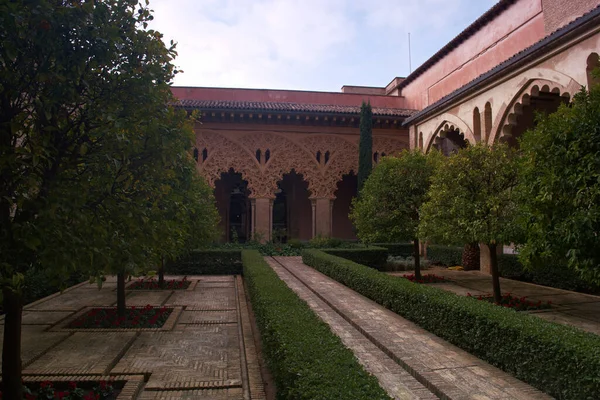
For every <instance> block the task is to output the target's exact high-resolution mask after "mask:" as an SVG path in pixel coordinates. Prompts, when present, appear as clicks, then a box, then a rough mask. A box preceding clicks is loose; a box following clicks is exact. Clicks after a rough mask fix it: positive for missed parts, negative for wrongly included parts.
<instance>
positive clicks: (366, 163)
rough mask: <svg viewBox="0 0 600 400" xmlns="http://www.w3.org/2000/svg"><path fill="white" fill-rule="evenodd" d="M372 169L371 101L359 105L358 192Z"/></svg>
mask: <svg viewBox="0 0 600 400" xmlns="http://www.w3.org/2000/svg"><path fill="white" fill-rule="evenodd" d="M372 169H373V110H372V109H371V103H370V102H369V103H365V102H364V101H363V102H362V105H361V107H360V142H359V144H358V191H359V193H360V191H361V189H362V187H363V186H364V184H365V182H366V180H367V178H368V177H369V175H370V174H371V170H372Z"/></svg>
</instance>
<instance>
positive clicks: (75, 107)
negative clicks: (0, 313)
mask: <svg viewBox="0 0 600 400" xmlns="http://www.w3.org/2000/svg"><path fill="white" fill-rule="evenodd" d="M151 19H152V16H151V15H150V11H149V10H148V8H147V7H145V6H143V5H138V4H137V0H136V1H134V0H108V1H102V2H98V1H72V2H63V1H60V0H33V1H24V0H15V1H5V0H4V1H2V0H0V43H1V45H0V65H1V66H2V67H1V68H0V285H1V286H2V295H3V305H4V311H5V315H6V316H5V324H4V345H3V354H2V377H3V386H4V393H3V394H4V396H5V397H6V398H11V399H21V398H23V392H22V387H21V358H20V354H21V311H22V289H23V287H24V285H27V282H26V281H25V280H24V276H25V273H26V272H27V271H28V270H30V269H31V268H33V267H35V268H45V269H47V270H48V272H49V273H51V274H55V275H57V276H65V275H67V274H69V273H71V272H73V271H76V270H78V269H81V268H84V269H86V271H88V272H90V273H98V272H99V271H104V270H108V271H111V270H112V268H115V265H121V266H124V267H123V268H127V271H129V270H132V269H136V268H141V267H142V266H145V265H148V264H150V263H151V262H155V261H156V259H157V257H156V254H157V252H158V251H160V252H161V254H169V253H170V252H173V253H176V252H178V251H180V249H181V247H180V246H179V245H177V246H176V245H174V244H173V243H172V242H171V241H172V240H177V241H180V242H182V241H183V239H184V238H187V239H189V236H190V235H191V233H192V231H191V228H190V227H189V226H187V225H186V228H184V229H183V228H182V229H175V227H173V226H172V224H169V223H164V221H161V217H165V215H167V214H165V212H166V211H167V210H173V209H175V208H176V206H175V205H174V202H175V201H176V200H177V199H179V198H178V197H177V196H174V193H175V192H176V193H179V195H178V196H181V193H183V191H184V190H185V182H186V181H185V180H180V179H181V178H175V176H178V174H179V173H180V172H181V169H190V168H192V170H193V166H191V164H190V163H189V162H188V161H185V157H187V158H188V159H189V158H190V157H189V154H187V153H186V152H185V151H184V152H183V153H182V150H185V149H189V146H190V129H189V126H186V119H187V118H186V116H185V113H176V112H174V111H173V110H172V109H170V108H169V107H168V104H169V103H170V102H171V101H172V100H173V99H172V95H171V91H170V87H169V86H168V82H169V81H170V80H171V79H172V77H173V75H174V73H175V72H176V71H175V70H174V68H173V65H172V64H171V60H172V58H173V57H174V56H175V51H174V46H171V47H169V48H166V47H165V45H164V44H163V43H162V40H161V35H160V34H159V33H157V32H155V31H152V30H146V27H147V23H148V21H149V20H151ZM173 157H174V158H175V160H173ZM170 174H172V176H171V175H170ZM188 175H189V174H188ZM169 179H171V180H173V179H175V180H177V182H176V183H172V182H170V181H169ZM188 179H191V178H189V177H188ZM178 182H179V183H180V184H181V189H177V190H175V189H173V188H177V187H178V186H177V185H178V184H179V183H178ZM194 185H199V184H198V183H194ZM205 194H206V188H199V189H197V190H196V191H195V192H194V194H193V195H189V196H187V197H185V198H181V201H182V204H185V205H186V206H187V207H183V209H182V212H181V215H180V216H177V217H176V218H181V219H180V220H181V221H187V220H189V221H191V217H190V216H186V215H184V214H185V213H186V212H189V213H190V214H193V212H192V211H193V210H195V211H198V209H197V208H196V207H197V206H196V205H195V204H191V202H193V201H196V200H197V199H198V198H199V197H202V198H203V199H204V195H205ZM188 201H189V203H188ZM210 201H211V200H210V198H209V199H208V200H205V201H203V202H201V204H203V205H207V203H210ZM211 213H212V211H211V212H209V213H208V214H211ZM198 215H203V214H198V213H196V219H197V220H198V219H199V220H201V218H198V217H197V216H198ZM210 220H211V219H210V217H209V218H207V221H210ZM177 232H179V233H177ZM174 233H176V235H175V236H176V238H175V239H171V236H170V235H172V234H174ZM194 234H195V232H194ZM163 235H164V236H165V237H167V238H165V237H161V236H163ZM178 236H180V237H181V238H179V237H178ZM163 241H164V242H163ZM161 243H163V244H162V245H161Z"/></svg>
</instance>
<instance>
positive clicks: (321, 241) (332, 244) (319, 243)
mask: <svg viewBox="0 0 600 400" xmlns="http://www.w3.org/2000/svg"><path fill="white" fill-rule="evenodd" d="M355 246H356V244H355V243H351V242H348V241H345V240H343V239H339V238H332V237H328V236H321V235H317V236H315V237H314V238H312V239H310V241H309V242H308V247H310V248H312V249H337V248H346V249H347V248H352V247H355Z"/></svg>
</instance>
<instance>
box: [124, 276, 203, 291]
mask: <svg viewBox="0 0 600 400" xmlns="http://www.w3.org/2000/svg"><path fill="white" fill-rule="evenodd" d="M191 283H192V282H190V281H188V280H187V279H186V278H183V279H171V280H165V284H164V286H163V287H160V286H159V285H158V281H157V280H156V279H154V278H151V279H138V280H137V281H135V282H133V283H132V284H131V285H129V286H128V287H127V289H131V290H153V289H159V290H160V289H164V290H184V289H187V288H189V287H190V284H191Z"/></svg>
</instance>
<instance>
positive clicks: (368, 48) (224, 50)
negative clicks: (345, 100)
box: [150, 0, 496, 91]
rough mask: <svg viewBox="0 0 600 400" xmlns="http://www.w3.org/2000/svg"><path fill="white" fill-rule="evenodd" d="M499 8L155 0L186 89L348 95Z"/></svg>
mask: <svg viewBox="0 0 600 400" xmlns="http://www.w3.org/2000/svg"><path fill="white" fill-rule="evenodd" d="M494 3H496V0H150V8H151V9H153V10H154V18H155V20H154V23H153V25H152V28H154V29H156V30H158V31H160V32H162V33H163V34H164V39H165V40H166V41H167V42H168V41H169V40H173V41H175V42H177V43H178V44H177V51H178V54H179V55H178V57H177V59H176V60H175V64H176V65H177V66H178V67H179V68H181V69H182V70H183V71H184V73H182V74H179V75H177V76H176V78H175V82H174V83H175V85H178V86H215V87H242V88H271V89H301V90H319V91H339V90H340V88H341V87H342V86H343V85H361V86H385V85H387V84H388V83H389V82H390V81H391V80H392V79H393V78H394V77H395V76H406V75H407V74H408V73H409V62H408V37H407V36H408V33H409V32H410V34H411V54H412V69H413V70H414V69H415V68H416V67H418V66H419V65H420V64H422V63H423V62H424V61H426V60H427V59H428V58H429V57H430V56H431V55H433V54H434V53H435V52H436V51H437V50H439V48H440V47H442V46H443V45H444V44H445V43H447V42H448V41H449V40H450V39H452V38H453V37H454V36H456V35H457V34H458V33H459V32H460V31H462V30H463V29H464V28H466V27H467V26H468V25H469V24H470V23H472V22H473V21H474V20H475V19H476V18H477V17H479V16H480V15H481V14H482V13H484V12H485V11H487V10H488V9H489V8H490V7H492V6H493V5H494Z"/></svg>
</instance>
